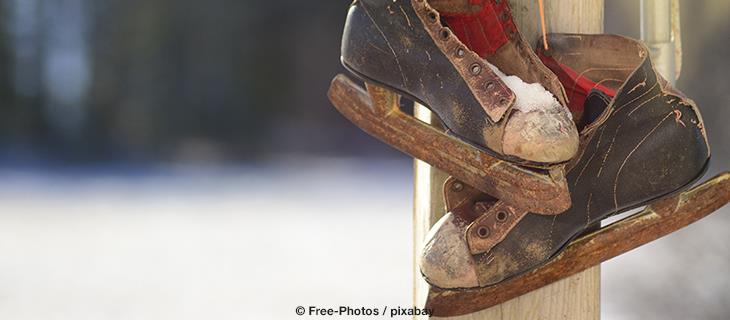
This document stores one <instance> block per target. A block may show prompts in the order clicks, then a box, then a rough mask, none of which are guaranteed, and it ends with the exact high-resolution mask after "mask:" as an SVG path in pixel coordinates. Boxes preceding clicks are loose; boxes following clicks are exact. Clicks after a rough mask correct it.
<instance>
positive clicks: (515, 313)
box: [413, 0, 604, 320]
mask: <svg viewBox="0 0 730 320" xmlns="http://www.w3.org/2000/svg"><path fill="white" fill-rule="evenodd" d="M510 5H511V6H512V14H513V16H514V19H515V22H516V23H517V25H518V27H519V28H520V32H521V33H522V35H523V36H524V37H525V39H527V41H528V43H530V44H531V45H534V44H536V43H537V40H538V38H539V36H540V33H541V29H540V19H539V17H540V16H539V8H538V1H537V0H510ZM603 5H604V4H603V0H547V1H545V15H546V20H547V21H546V23H547V31H548V32H572V33H602V32H603ZM415 115H416V117H417V118H419V119H421V120H423V121H426V122H429V123H436V122H438V121H437V120H436V119H434V118H433V117H434V116H433V114H431V112H429V111H428V110H427V109H426V108H424V107H421V106H418V105H416V108H415ZM447 177H448V175H447V174H446V173H444V172H442V171H440V170H438V169H435V168H433V167H431V166H429V165H428V164H426V163H424V162H422V161H419V160H416V161H415V164H414V213H413V237H414V238H413V243H414V250H413V261H414V262H413V268H414V277H413V282H414V285H413V297H414V298H413V299H414V304H415V305H416V306H423V305H424V304H425V301H426V296H427V295H428V285H427V284H426V282H425V281H424V280H423V279H422V278H421V273H420V271H419V270H418V264H417V260H416V259H418V256H419V254H420V250H421V248H422V245H423V240H424V237H425V235H426V233H427V232H428V230H429V229H430V228H431V226H432V225H433V224H434V223H435V222H436V221H438V219H439V218H441V216H442V215H443V214H444V213H445V212H444V202H443V194H442V186H443V183H444V181H445V179H446V178H447ZM600 276H601V272H600V266H599V267H594V268H592V269H589V270H586V271H584V272H582V273H579V274H577V275H575V276H572V277H569V278H567V279H564V280H561V281H558V282H556V283H554V284H551V285H549V286H547V287H544V288H542V289H539V290H536V291H533V292H531V293H528V294H526V295H524V296H522V297H519V298H516V299H513V300H510V301H508V302H506V303H503V304H501V305H499V306H495V307H493V308H490V309H487V310H484V311H481V312H478V313H475V314H471V315H466V316H461V317H455V318H453V319H459V320H512V319H514V320H523V319H544V320H552V319H563V320H570V319H580V320H590V319H599V318H600Z"/></svg>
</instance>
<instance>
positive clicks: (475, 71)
mask: <svg viewBox="0 0 730 320" xmlns="http://www.w3.org/2000/svg"><path fill="white" fill-rule="evenodd" d="M469 70H470V71H471V74H473V75H475V76H476V75H478V74H479V73H481V72H482V66H480V65H479V64H478V63H475V64H472V65H471V66H470V67H469Z"/></svg>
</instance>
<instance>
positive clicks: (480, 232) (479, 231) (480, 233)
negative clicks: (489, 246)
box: [477, 226, 490, 239]
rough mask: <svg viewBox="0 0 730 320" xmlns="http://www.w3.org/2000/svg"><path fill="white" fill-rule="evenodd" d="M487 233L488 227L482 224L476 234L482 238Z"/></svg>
mask: <svg viewBox="0 0 730 320" xmlns="http://www.w3.org/2000/svg"><path fill="white" fill-rule="evenodd" d="M489 233H490V232H489V228H487V227H484V226H482V227H479V229H477V235H478V236H479V237H480V238H482V239H484V238H487V237H489Z"/></svg>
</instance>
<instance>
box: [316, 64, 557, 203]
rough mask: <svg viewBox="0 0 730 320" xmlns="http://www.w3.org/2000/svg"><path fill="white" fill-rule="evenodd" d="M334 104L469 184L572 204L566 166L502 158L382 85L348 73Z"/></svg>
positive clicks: (514, 197)
mask: <svg viewBox="0 0 730 320" xmlns="http://www.w3.org/2000/svg"><path fill="white" fill-rule="evenodd" d="M328 95H329V98H330V100H331V101H332V104H334V106H335V108H337V110H339V111H340V113H342V115H344V116H345V117H346V118H347V119H349V120H350V121H352V122H353V123H355V124H356V125H357V126H358V127H360V128H361V129H362V130H364V131H365V132H367V133H369V134H370V135H372V136H374V137H376V138H378V139H380V140H382V141H383V142H385V143H387V144H389V145H391V146H393V147H395V148H396V149H398V150H400V151H402V152H405V153H407V154H409V155H411V156H412V157H414V158H418V159H421V160H423V161H425V162H428V163H429V164H431V165H432V166H434V167H436V168H439V169H441V170H443V171H446V172H448V173H449V174H451V175H452V176H454V177H456V178H457V179H459V180H461V181H463V182H464V183H466V184H469V185H471V186H473V187H474V188H477V189H479V190H480V191H482V192H484V193H487V194H489V195H492V196H494V197H496V198H499V199H501V200H503V201H505V202H508V203H510V204H513V205H515V206H517V207H520V208H522V209H526V210H528V211H530V212H535V213H541V214H558V213H561V212H564V211H565V210H567V209H568V208H570V205H571V201H570V193H569V191H568V186H567V183H566V180H565V176H564V174H563V169H562V166H560V167H556V168H555V169H552V171H551V172H550V173H548V172H547V171H536V170H531V169H527V168H523V167H520V166H517V165H514V164H511V163H509V162H505V161H502V160H499V159H497V158H495V157H493V156H491V155H489V154H487V153H485V152H484V151H482V150H479V149H478V148H476V147H474V146H472V145H470V144H468V143H466V142H463V141H461V140H459V139H458V138H455V137H453V136H450V135H448V134H446V133H445V132H443V131H440V130H437V129H436V128H434V127H432V126H430V125H428V124H426V123H424V122H422V121H420V120H418V119H416V118H414V117H412V116H410V115H407V114H405V113H403V112H402V111H401V110H400V108H399V96H398V95H396V94H395V93H393V92H391V91H389V90H386V89H384V88H380V87H377V86H372V85H368V91H367V92H366V91H365V90H364V89H363V88H361V87H360V86H358V85H357V84H355V83H354V82H353V81H352V80H350V79H349V78H347V77H346V76H344V75H337V76H336V77H335V78H334V80H332V85H331V86H330V90H329V92H328Z"/></svg>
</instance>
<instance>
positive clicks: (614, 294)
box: [0, 160, 730, 320]
mask: <svg viewBox="0 0 730 320" xmlns="http://www.w3.org/2000/svg"><path fill="white" fill-rule="evenodd" d="M411 177H412V175H411V166H410V163H409V162H407V161H395V162H388V161H370V162H362V161H337V160H312V161H298V162H296V163H294V162H292V163H280V164H277V165H273V166H270V167H265V168H262V167H243V168H196V167H175V168H163V169H158V170H118V169H101V170H77V171H71V172H69V171H48V170H44V169H17V168H4V169H0V319H43V320H46V319H74V320H78V319H155V320H157V319H304V318H310V319H314V317H299V316H296V314H295V309H296V307H297V306H300V305H301V306H310V305H313V306H321V307H336V306H340V305H349V306H353V307H379V306H380V307H382V306H386V305H387V306H403V307H405V306H408V305H409V304H411V301H412V299H411V295H412V289H411V280H412V260H411V249H412V239H411V236H412V234H411V223H412V221H411V199H412V186H411V184H412V182H411ZM724 210H725V212H722V213H716V214H715V215H714V216H712V217H710V218H708V219H705V220H703V221H700V222H699V223H697V224H695V225H693V226H691V227H689V228H687V229H686V230H683V231H681V232H679V233H677V234H675V235H672V236H671V237H669V238H668V239H664V240H662V241H660V242H657V243H655V244H652V245H649V246H646V247H644V248H641V249H638V250H636V251H634V252H632V253H629V254H627V255H625V256H623V257H620V258H618V259H615V260H613V261H611V262H609V263H606V264H604V267H603V288H602V300H603V309H602V313H603V316H604V319H727V318H728V315H729V314H730V277H729V276H728V275H727V270H728V269H729V267H730V234H728V232H727V230H729V229H730V216H729V215H728V214H729V213H730V212H727V211H728V208H725V209H724ZM334 318H336V317H323V318H322V319H334ZM404 319H405V318H404Z"/></svg>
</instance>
